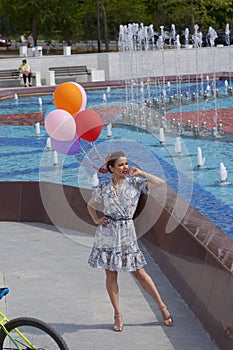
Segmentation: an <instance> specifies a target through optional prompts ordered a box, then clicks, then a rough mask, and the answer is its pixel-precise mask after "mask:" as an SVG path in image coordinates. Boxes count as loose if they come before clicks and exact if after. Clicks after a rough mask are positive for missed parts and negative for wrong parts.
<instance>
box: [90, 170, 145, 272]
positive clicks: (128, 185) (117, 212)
mask: <svg viewBox="0 0 233 350" xmlns="http://www.w3.org/2000/svg"><path fill="white" fill-rule="evenodd" d="M146 185H147V180H146V179H144V178H141V177H129V178H128V177H127V178H125V179H124V180H123V181H122V184H121V187H120V188H119V191H118V195H117V194H116V193H115V190H114V187H113V183H112V181H108V182H104V183H102V184H100V185H99V186H97V187H95V188H93V193H92V197H93V199H94V200H95V201H96V202H103V204H104V215H105V216H106V217H107V225H106V226H102V225H99V226H98V227H97V230H96V234H95V241H94V245H93V248H92V251H91V254H90V257H89V259H88V263H89V265H90V266H92V267H96V268H102V269H106V270H111V271H135V270H137V269H140V268H142V267H143V266H144V265H146V260H145V257H144V256H143V254H142V252H141V250H140V248H139V246H138V242H137V237H136V232H135V227H134V222H133V215H134V213H135V210H136V207H137V204H138V200H139V197H140V194H141V193H142V192H144V193H148V192H147V186H146Z"/></svg>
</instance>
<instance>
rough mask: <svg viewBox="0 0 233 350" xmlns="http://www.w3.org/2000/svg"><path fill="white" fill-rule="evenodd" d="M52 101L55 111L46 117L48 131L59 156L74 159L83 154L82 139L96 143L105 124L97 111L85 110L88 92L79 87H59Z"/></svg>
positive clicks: (76, 85)
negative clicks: (67, 156)
mask: <svg viewBox="0 0 233 350" xmlns="http://www.w3.org/2000/svg"><path fill="white" fill-rule="evenodd" d="M53 99H54V104H55V107H52V108H50V109H49V110H48V111H47V112H46V113H45V117H44V118H45V120H44V125H45V129H46V131H47V133H48V134H49V136H50V137H51V143H52V147H53V148H54V149H55V150H56V151H57V152H59V153H63V154H66V155H74V154H76V153H78V152H79V151H80V147H81V145H80V139H83V140H85V141H88V142H93V141H95V140H96V139H97V138H98V137H99V135H100V133H101V131H102V120H101V118H100V116H99V115H98V114H97V113H96V112H95V111H93V110H91V109H85V108H86V103H87V96H86V92H85V90H84V89H83V87H82V86H81V85H80V84H78V83H75V82H65V83H62V84H60V85H58V87H57V88H56V89H55V91H54V96H53Z"/></svg>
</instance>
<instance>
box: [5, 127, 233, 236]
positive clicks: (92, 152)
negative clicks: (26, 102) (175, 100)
mask: <svg viewBox="0 0 233 350" xmlns="http://www.w3.org/2000/svg"><path fill="white" fill-rule="evenodd" d="M112 131H113V132H112V137H111V138H109V137H108V136H107V129H106V128H103V130H102V133H101V135H100V137H99V138H98V140H97V141H96V142H95V144H94V145H93V144H91V143H88V142H85V141H82V150H81V152H80V153H78V154H76V155H74V156H64V155H62V154H58V160H59V165H58V166H54V165H53V151H46V141H47V138H48V135H47V133H46V130H45V129H44V127H41V133H40V136H36V134H35V127H34V126H26V127H25V126H9V125H8V126H0V147H1V155H0V157H1V172H0V181H17V180H18V181H49V182H55V183H63V184H67V185H71V186H80V187H84V188H91V177H92V175H93V173H94V169H93V168H92V167H91V166H90V165H88V164H87V163H88V162H87V161H88V160H89V159H90V158H91V160H92V161H94V162H95V163H96V165H101V163H102V161H101V158H104V157H105V155H106V154H107V153H108V152H110V151H112V150H113V149H119V148H123V149H124V150H125V152H126V153H127V155H128V157H129V160H130V159H132V160H133V162H134V163H135V164H137V166H141V167H142V166H143V167H144V168H145V169H147V170H148V171H150V172H152V173H154V174H157V175H159V176H162V177H164V178H165V180H166V182H167V184H168V185H169V186H170V187H171V188H172V189H173V190H174V191H176V192H177V193H179V194H180V195H181V197H183V198H185V199H187V200H188V201H189V202H190V203H191V205H193V206H194V207H195V208H196V209H197V210H199V211H200V212H201V213H202V214H203V215H204V216H206V217H207V218H208V219H209V220H210V221H212V222H213V223H214V224H215V225H216V226H217V227H219V228H220V229H222V230H223V231H224V232H225V233H227V234H228V235H230V236H231V237H232V238H233V234H232V232H233V223H232V220H231V218H232V215H233V185H231V183H233V175H232V172H233V159H232V157H233V156H232V143H229V142H223V141H218V140H215V141H211V140H200V139H194V138H193V139H190V138H189V139H182V140H181V145H180V147H181V153H180V154H179V155H177V154H176V151H175V143H176V138H175V137H173V136H169V137H166V144H165V145H160V142H159V139H158V137H156V136H154V135H152V134H149V133H147V132H145V131H143V130H139V129H136V128H135V127H132V126H125V125H124V124H120V123H115V124H113V129H112ZM135 140H138V141H137V142H136V141H135ZM198 148H201V149H202V155H203V157H205V158H206V161H205V167H204V168H202V169H200V168H198V166H197V153H198ZM87 155H88V156H87ZM87 157H88V158H87ZM220 163H224V164H225V166H226V168H227V171H228V185H225V186H224V185H221V181H220V174H219V166H220Z"/></svg>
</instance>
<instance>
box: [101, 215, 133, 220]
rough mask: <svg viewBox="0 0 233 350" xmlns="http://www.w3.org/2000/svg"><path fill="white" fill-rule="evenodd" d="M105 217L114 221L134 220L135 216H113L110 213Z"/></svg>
mask: <svg viewBox="0 0 233 350" xmlns="http://www.w3.org/2000/svg"><path fill="white" fill-rule="evenodd" d="M105 217H106V218H107V219H110V220H112V221H129V220H133V218H112V217H111V216H109V215H105Z"/></svg>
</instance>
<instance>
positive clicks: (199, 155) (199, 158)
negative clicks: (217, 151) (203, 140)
mask: <svg viewBox="0 0 233 350" xmlns="http://www.w3.org/2000/svg"><path fill="white" fill-rule="evenodd" d="M204 165H205V157H202V149H201V147H198V148H197V167H198V168H199V169H200V168H201V169H203V168H204Z"/></svg>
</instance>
